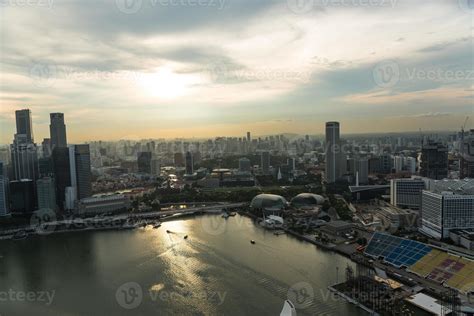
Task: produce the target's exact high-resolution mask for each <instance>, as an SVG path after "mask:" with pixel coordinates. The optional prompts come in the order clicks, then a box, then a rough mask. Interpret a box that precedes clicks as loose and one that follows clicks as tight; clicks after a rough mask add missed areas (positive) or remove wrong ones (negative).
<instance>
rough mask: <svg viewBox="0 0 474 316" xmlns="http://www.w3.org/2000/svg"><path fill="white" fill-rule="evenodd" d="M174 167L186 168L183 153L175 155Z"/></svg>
mask: <svg viewBox="0 0 474 316" xmlns="http://www.w3.org/2000/svg"><path fill="white" fill-rule="evenodd" d="M174 165H175V167H183V166H184V157H183V154H182V153H175V154H174Z"/></svg>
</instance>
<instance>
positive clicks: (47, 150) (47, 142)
mask: <svg viewBox="0 0 474 316" xmlns="http://www.w3.org/2000/svg"><path fill="white" fill-rule="evenodd" d="M41 150H42V151H43V157H49V156H51V139H50V138H44V139H43V142H42V143H41Z"/></svg>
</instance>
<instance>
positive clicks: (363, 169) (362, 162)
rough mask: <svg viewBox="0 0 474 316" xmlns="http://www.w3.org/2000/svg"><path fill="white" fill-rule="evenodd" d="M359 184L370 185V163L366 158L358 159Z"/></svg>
mask: <svg viewBox="0 0 474 316" xmlns="http://www.w3.org/2000/svg"><path fill="white" fill-rule="evenodd" d="M356 177H357V182H358V183H357V184H360V183H361V184H367V183H369V161H368V160H367V159H366V158H358V159H357V164H356Z"/></svg>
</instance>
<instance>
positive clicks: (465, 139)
mask: <svg viewBox="0 0 474 316" xmlns="http://www.w3.org/2000/svg"><path fill="white" fill-rule="evenodd" d="M460 146H461V148H460V151H461V159H460V178H461V179H464V178H474V129H471V130H470V131H469V134H467V135H464V134H463V135H462V137H461V144H460Z"/></svg>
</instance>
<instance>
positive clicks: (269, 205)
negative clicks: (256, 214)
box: [250, 194, 288, 211]
mask: <svg viewBox="0 0 474 316" xmlns="http://www.w3.org/2000/svg"><path fill="white" fill-rule="evenodd" d="M287 205H288V202H287V201H286V199H285V198H284V197H282V196H280V195H275V194H259V195H257V196H256V197H254V198H253V199H252V202H250V209H251V210H271V211H281V210H283V209H285V207H286V206H287Z"/></svg>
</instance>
